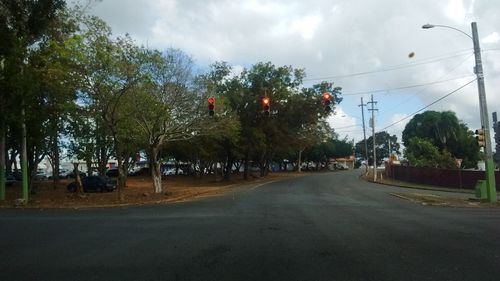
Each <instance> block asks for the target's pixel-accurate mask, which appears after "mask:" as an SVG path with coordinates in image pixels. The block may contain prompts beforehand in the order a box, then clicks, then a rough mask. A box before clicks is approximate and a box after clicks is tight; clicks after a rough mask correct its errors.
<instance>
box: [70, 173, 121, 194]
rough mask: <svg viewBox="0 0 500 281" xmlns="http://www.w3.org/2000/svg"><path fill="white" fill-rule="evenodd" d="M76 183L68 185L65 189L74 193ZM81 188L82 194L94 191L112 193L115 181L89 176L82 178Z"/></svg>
mask: <svg viewBox="0 0 500 281" xmlns="http://www.w3.org/2000/svg"><path fill="white" fill-rule="evenodd" d="M77 187H78V186H77V184H76V182H72V183H70V184H68V186H67V189H68V191H69V192H75V191H76V189H77ZM82 187H83V191H84V192H88V191H96V192H105V191H113V190H115V189H116V181H115V180H113V179H110V178H108V177H100V176H90V177H85V178H82Z"/></svg>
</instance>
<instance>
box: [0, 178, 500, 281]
mask: <svg viewBox="0 0 500 281" xmlns="http://www.w3.org/2000/svg"><path fill="white" fill-rule="evenodd" d="M358 173H359V172H338V173H327V174H316V175H311V176H305V177H301V178H294V179H287V180H284V181H280V182H274V183H270V184H267V185H262V186H255V187H253V188H240V189H238V190H236V191H235V192H232V193H230V194H227V195H224V196H219V197H212V198H206V199H203V200H201V201H198V202H188V203H179V204H171V205H164V206H149V207H134V208H120V209H98V210H64V211H47V210H45V211H35V210H2V211H0V227H1V228H0V229H1V233H0V280H2V281H8V280H15V281H21V280H51V281H56V280H141V281H142V280H304V281H307V280H311V281H316V280H500V212H499V211H498V210H485V209H459V208H440V207H430V206H421V205H418V204H415V203H411V202H408V201H405V200H401V199H398V198H396V197H393V196H390V195H388V192H389V191H394V190H398V189H397V188H392V187H384V186H379V185H374V184H370V183H366V182H363V181H360V180H359V179H358V178H357V176H358Z"/></svg>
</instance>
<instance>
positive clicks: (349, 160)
mask: <svg viewBox="0 0 500 281" xmlns="http://www.w3.org/2000/svg"><path fill="white" fill-rule="evenodd" d="M355 162H356V158H355V157H354V155H351V156H346V157H342V158H335V159H333V163H334V164H335V163H336V164H337V165H341V166H342V167H344V168H347V169H348V170H354V163H355Z"/></svg>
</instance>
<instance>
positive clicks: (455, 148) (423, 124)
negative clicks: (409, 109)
mask: <svg viewBox="0 0 500 281" xmlns="http://www.w3.org/2000/svg"><path fill="white" fill-rule="evenodd" d="M414 137H418V138H420V139H425V140H427V141H429V142H430V143H431V144H432V145H433V146H435V147H436V148H437V149H438V150H439V151H447V152H448V153H450V154H451V156H453V157H454V158H457V159H463V161H462V166H463V167H464V168H475V167H476V166H477V161H478V160H479V146H478V145H477V143H476V140H475V138H474V135H473V132H472V131H471V130H469V128H468V127H467V125H466V124H464V123H463V122H461V121H459V120H458V118H457V116H456V114H455V113H454V112H452V111H443V112H437V111H426V112H424V113H421V114H417V115H415V116H414V117H413V118H412V119H411V120H410V122H408V124H406V126H405V129H404V131H403V143H404V145H405V146H406V147H407V146H408V145H410V140H411V139H412V138H414Z"/></svg>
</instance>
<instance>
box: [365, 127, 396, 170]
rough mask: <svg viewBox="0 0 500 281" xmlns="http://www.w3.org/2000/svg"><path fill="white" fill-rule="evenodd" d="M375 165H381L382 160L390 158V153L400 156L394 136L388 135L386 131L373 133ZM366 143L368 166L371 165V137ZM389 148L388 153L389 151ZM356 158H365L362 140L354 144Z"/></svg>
mask: <svg viewBox="0 0 500 281" xmlns="http://www.w3.org/2000/svg"><path fill="white" fill-rule="evenodd" d="M375 140H376V154H377V165H380V164H382V161H383V159H384V158H388V157H389V156H390V152H394V153H396V154H397V155H400V154H401V152H400V151H399V150H400V145H399V143H398V138H397V136H396V135H393V136H391V135H389V134H388V133H387V132H386V131H382V132H378V133H375ZM366 141H367V143H368V165H373V136H371V137H369V138H368V139H367V140H366ZM389 147H390V151H389ZM355 149H356V157H362V158H364V157H365V155H366V154H365V142H364V140H362V141H359V142H358V143H356V146H355Z"/></svg>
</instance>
